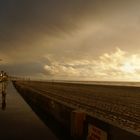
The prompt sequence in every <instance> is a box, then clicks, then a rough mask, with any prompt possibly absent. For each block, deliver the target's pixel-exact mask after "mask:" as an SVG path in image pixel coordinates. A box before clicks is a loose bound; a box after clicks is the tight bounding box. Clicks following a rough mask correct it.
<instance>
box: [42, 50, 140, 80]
mask: <svg viewBox="0 0 140 140" xmlns="http://www.w3.org/2000/svg"><path fill="white" fill-rule="evenodd" d="M44 69H45V70H46V72H47V74H48V75H50V76H52V77H55V78H62V79H64V78H65V79H75V80H132V81H135V80H138V79H139V78H140V55H138V54H129V53H127V52H125V51H122V50H120V49H119V48H117V49H116V51H115V52H112V53H105V54H103V55H102V56H100V57H98V59H87V58H86V59H84V58H83V59H80V60H71V61H69V62H68V61H67V62H65V61H63V62H61V61H56V60H55V61H54V60H53V61H52V62H51V64H50V65H47V64H46V65H45V66H44Z"/></svg>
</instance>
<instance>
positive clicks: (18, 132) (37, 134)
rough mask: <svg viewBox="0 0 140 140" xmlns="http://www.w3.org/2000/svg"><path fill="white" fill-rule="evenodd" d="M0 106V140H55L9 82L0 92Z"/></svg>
mask: <svg viewBox="0 0 140 140" xmlns="http://www.w3.org/2000/svg"><path fill="white" fill-rule="evenodd" d="M1 85H2V83H0V90H1ZM0 105H1V108H0V140H28V139H29V140H57V138H56V137H55V136H54V135H53V133H52V132H51V130H50V129H49V128H48V127H47V126H46V125H45V124H44V123H43V122H42V121H41V120H40V119H39V118H38V116H37V115H36V114H35V113H34V112H33V111H32V109H31V108H30V106H29V105H28V104H27V103H26V102H25V101H24V99H23V98H22V97H21V96H20V94H18V93H17V91H16V90H15V88H14V87H13V85H12V83H11V82H9V84H8V86H7V88H6V92H5V93H4V94H2V92H0Z"/></svg>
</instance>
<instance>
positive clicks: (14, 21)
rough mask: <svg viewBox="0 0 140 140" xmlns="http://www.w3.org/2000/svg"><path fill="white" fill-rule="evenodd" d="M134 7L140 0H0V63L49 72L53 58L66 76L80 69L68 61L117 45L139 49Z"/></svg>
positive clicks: (16, 70) (138, 16) (139, 16)
mask: <svg viewBox="0 0 140 140" xmlns="http://www.w3.org/2000/svg"><path fill="white" fill-rule="evenodd" d="M139 9H140V1H139V0H127V1H126V0H118V1H116V0H107V1H105V0H4V1H3V0H0V57H1V59H2V60H3V61H0V63H1V68H3V69H5V70H8V71H9V72H10V70H11V74H14V75H15V74H19V75H20V74H22V75H24V74H25V75H31V74H32V73H34V75H37V74H40V75H41V74H42V75H43V76H46V77H47V76H49V77H50V76H52V73H51V71H49V69H50V68H52V67H51V65H52V64H54V63H57V64H61V63H65V64H67V65H66V66H65V70H66V71H67V73H65V76H67V75H68V78H69V79H70V76H72V75H75V74H77V73H81V72H79V71H81V69H79V68H77V69H72V68H70V67H69V64H68V62H76V61H82V60H86V61H90V62H91V61H93V60H96V59H98V58H99V56H102V55H103V54H105V53H107V54H109V53H110V52H113V51H115V49H116V47H119V48H120V49H122V50H124V51H125V52H129V53H131V54H133V53H134V54H136V53H139V52H140V50H139V45H140V42H139V35H140V27H139V24H140V10H139ZM56 61H57V62H56ZM31 65H32V66H31ZM95 66H96V65H95ZM60 67H61V65H59V66H58V67H55V68H54V69H55V71H58V70H59V68H60ZM81 67H82V66H81ZM99 67H100V66H99ZM20 68H22V69H20ZM44 68H45V70H44ZM61 68H62V67H61ZM61 68H60V69H61ZM61 70H62V69H61ZM94 70H96V69H92V71H94ZM83 71H84V70H83ZM58 75H59V74H58ZM81 75H82V74H81ZM96 75H97V74H96V73H94V76H96ZM78 76H79V77H80V74H79V75H78ZM53 77H54V78H55V76H54V75H53ZM56 77H57V75H56ZM62 77H63V76H62ZM62 77H61V76H60V75H59V78H60V79H61V78H62ZM77 79H78V77H77Z"/></svg>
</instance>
